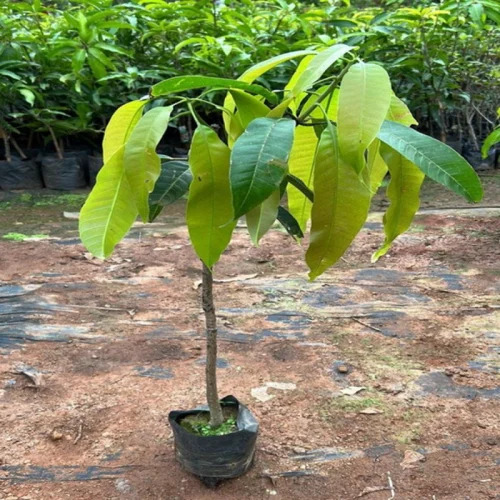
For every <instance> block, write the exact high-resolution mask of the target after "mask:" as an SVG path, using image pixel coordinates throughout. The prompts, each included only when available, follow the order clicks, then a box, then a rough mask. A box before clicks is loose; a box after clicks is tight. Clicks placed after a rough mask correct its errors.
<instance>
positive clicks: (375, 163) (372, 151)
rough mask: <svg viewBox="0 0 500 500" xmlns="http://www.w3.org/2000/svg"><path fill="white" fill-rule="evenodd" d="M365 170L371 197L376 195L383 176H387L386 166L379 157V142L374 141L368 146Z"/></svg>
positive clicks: (377, 140)
mask: <svg viewBox="0 0 500 500" xmlns="http://www.w3.org/2000/svg"><path fill="white" fill-rule="evenodd" d="M367 170H368V175H369V182H370V191H371V193H372V195H374V194H376V193H377V191H378V189H379V187H380V185H381V184H382V181H383V180H384V177H385V174H387V170H388V169H387V165H386V164H385V161H384V159H383V158H382V156H381V155H380V140H379V139H375V140H374V141H373V142H372V143H371V144H370V145H369V146H368V159H367Z"/></svg>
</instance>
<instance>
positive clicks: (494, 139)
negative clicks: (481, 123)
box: [481, 128, 500, 158]
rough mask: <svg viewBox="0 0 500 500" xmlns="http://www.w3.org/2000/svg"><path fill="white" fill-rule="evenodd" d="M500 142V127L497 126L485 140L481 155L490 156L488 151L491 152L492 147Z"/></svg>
mask: <svg viewBox="0 0 500 500" xmlns="http://www.w3.org/2000/svg"><path fill="white" fill-rule="evenodd" d="M499 142H500V128H496V129H495V130H493V132H491V134H490V135H488V137H486V139H485V140H484V142H483V146H482V148H481V155H482V157H483V158H486V157H487V156H488V153H489V152H490V148H491V147H493V146H494V145H495V144H498V143H499Z"/></svg>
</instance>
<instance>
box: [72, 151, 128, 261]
mask: <svg viewBox="0 0 500 500" xmlns="http://www.w3.org/2000/svg"><path fill="white" fill-rule="evenodd" d="M123 153H124V146H122V147H120V148H119V149H118V150H117V151H115V153H114V154H113V156H112V157H111V158H110V159H109V160H108V161H107V162H106V163H105V164H104V166H103V167H102V169H101V170H100V171H99V174H98V176H97V182H96V185H95V186H94V188H93V189H92V191H91V193H90V195H89V196H88V198H87V200H86V201H85V204H84V205H83V207H82V209H81V211H80V220H79V229H80V238H81V240H82V243H83V244H84V246H85V247H86V248H87V250H88V251H89V252H90V253H91V254H92V255H95V256H96V257H99V258H101V259H104V258H106V257H108V256H109V255H111V253H112V252H113V249H114V248H115V246H116V245H117V243H119V242H120V241H121V239H122V238H123V237H124V236H125V235H126V234H127V231H128V230H129V229H130V227H131V226H132V224H133V223H134V221H135V219H136V217H137V214H138V210H137V208H136V206H135V203H134V202H133V193H132V189H131V188H130V185H129V183H128V180H127V177H126V176H125V169H124V166H123Z"/></svg>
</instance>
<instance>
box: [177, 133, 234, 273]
mask: <svg viewBox="0 0 500 500" xmlns="http://www.w3.org/2000/svg"><path fill="white" fill-rule="evenodd" d="M229 156H230V150H229V148H228V147H227V146H226V145H225V144H224V143H223V142H222V141H221V140H220V139H219V137H218V136H217V134H216V133H215V132H214V131H213V130H212V129H211V128H210V127H207V126H206V125H199V126H198V128H197V129H196V130H195V133H194V135H193V140H192V142H191V149H190V151H189V166H190V168H191V173H192V175H193V180H192V182H191V185H190V187H189V196H188V203H187V214H186V219H187V225H188V231H189V237H190V238H191V243H192V244H193V248H194V250H195V252H196V254H197V255H198V257H199V258H200V259H201V260H202V261H203V262H204V263H205V265H206V266H207V267H209V268H212V266H213V265H214V264H215V263H216V262H217V261H218V260H219V257H220V256H221V254H222V252H223V251H224V250H225V249H226V247H227V245H228V244H229V241H230V240H231V235H232V233H233V229H234V227H235V226H236V222H231V221H232V219H233V208H232V204H231V191H230V188H229ZM228 222H229V223H228Z"/></svg>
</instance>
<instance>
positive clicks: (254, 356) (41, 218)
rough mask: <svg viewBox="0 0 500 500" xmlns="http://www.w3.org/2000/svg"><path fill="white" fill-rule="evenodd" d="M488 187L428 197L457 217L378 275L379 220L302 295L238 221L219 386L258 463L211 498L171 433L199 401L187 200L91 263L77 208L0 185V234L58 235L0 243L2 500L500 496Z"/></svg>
mask: <svg viewBox="0 0 500 500" xmlns="http://www.w3.org/2000/svg"><path fill="white" fill-rule="evenodd" d="M484 179H485V185H486V192H487V195H486V197H485V201H484V203H483V204H482V205H481V208H479V209H472V210H458V209H456V210H454V209H452V208H453V207H454V206H455V207H456V206H463V205H465V204H462V203H458V202H457V200H456V199H455V198H454V197H453V196H450V197H444V198H441V202H440V203H438V204H436V202H435V200H436V196H439V195H440V194H441V191H440V190H439V189H437V188H435V187H433V186H432V185H427V186H426V188H425V191H424V200H423V204H422V205H423V208H425V209H431V208H438V209H439V208H447V209H451V210H445V211H444V212H439V211H438V212H423V213H421V214H420V215H418V216H417V218H416V220H415V223H414V225H413V228H412V229H411V230H410V231H409V232H408V233H407V234H406V235H404V236H403V237H401V238H400V239H399V240H398V242H397V243H396V244H395V245H394V248H393V250H392V251H391V252H390V254H389V255H388V256H387V257H385V258H383V259H381V260H380V261H379V262H378V263H376V264H370V254H371V252H372V251H373V250H374V249H375V248H376V247H377V245H378V244H379V243H380V242H381V241H382V239H383V237H382V231H381V224H380V219H381V216H380V214H372V215H371V216H370V219H369V222H368V223H367V225H366V227H365V229H364V230H363V231H362V233H361V234H360V235H359V237H358V238H357V240H356V242H355V244H354V245H353V247H352V248H351V250H350V251H349V252H348V253H347V254H346V256H345V259H344V260H343V261H342V262H341V263H340V264H339V265H338V266H336V267H335V268H334V269H332V270H330V271H329V272H328V273H326V274H325V275H323V276H322V277H321V278H319V279H318V280H317V281H315V282H313V283H311V282H309V281H307V275H306V268H305V265H304V264H303V263H302V260H303V259H302V257H303V252H304V248H303V247H300V246H297V245H295V244H294V243H293V242H292V240H291V239H290V238H289V237H287V236H286V235H285V234H284V233H282V232H281V231H279V230H275V231H272V232H271V233H270V234H268V235H267V236H266V237H265V238H264V240H263V242H262V244H261V246H260V247H259V248H252V247H251V245H250V243H249V239H248V237H247V235H246V234H245V232H244V229H243V228H238V229H237V231H236V234H235V237H234V239H233V241H232V243H231V245H230V247H229V249H228V251H227V252H226V254H225V255H224V256H223V258H222V259H221V261H220V263H219V265H218V266H217V269H216V279H217V280H218V283H217V284H216V289H215V293H216V302H217V306H218V310H219V327H220V352H219V356H220V360H219V365H220V369H219V384H220V393H221V395H227V394H233V395H234V396H236V397H238V398H239V399H240V400H241V401H243V402H245V403H246V404H247V405H248V406H249V407H250V408H251V410H252V411H253V412H254V413H255V415H256V416H257V418H258V419H259V422H260V426H261V428H260V434H259V439H258V443H257V455H256V462H255V466H254V467H253V469H252V470H251V471H250V472H249V473H248V474H247V475H245V476H244V477H241V478H239V479H236V480H232V481H227V482H225V483H223V484H221V485H220V486H219V487H218V489H217V490H215V491H212V490H207V489H206V488H205V487H204V486H203V485H202V484H201V483H200V482H199V481H198V480H197V479H196V478H194V477H192V476H190V475H189V474H188V473H186V472H184V471H183V470H182V469H181V468H180V466H179V465H178V464H177V463H176V461H175V459H174V451H173V442H172V433H171V431H170V428H169V427H168V424H167V415H168V412H169V411H170V410H172V409H188V408H192V407H194V406H197V405H198V404H200V403H203V401H204V390H203V382H202V381H203V374H204V366H203V352H204V340H203V322H202V315H201V313H200V307H199V289H198V283H199V280H200V272H199V267H200V266H199V264H198V262H197V260H196V257H195V256H194V254H193V252H192V250H191V249H190V246H189V244H188V239H187V234H186V231H185V229H184V228H183V227H182V226H181V225H180V217H179V216H180V215H181V214H182V210H183V206H182V204H179V205H178V206H176V207H174V208H173V209H172V210H171V211H169V212H168V213H166V214H165V215H162V217H161V218H160V220H159V223H158V224H155V225H152V226H149V227H144V226H142V225H137V226H136V227H135V228H134V229H133V230H132V231H131V234H130V236H129V237H128V238H127V239H126V240H125V241H124V242H123V243H122V244H120V245H119V247H118V249H117V251H116V252H115V254H114V256H113V257H112V258H111V259H109V260H108V261H106V262H100V261H97V260H95V259H92V258H91V257H90V256H89V255H88V254H86V251H85V250H84V248H83V247H82V246H81V245H80V244H79V242H78V239H77V221H76V220H74V219H68V218H65V217H64V216H63V211H67V212H76V211H77V209H78V204H79V203H80V202H81V197H80V198H79V197H78V196H76V197H74V198H71V197H69V198H68V197H66V198H62V200H63V201H62V202H61V201H56V200H61V197H58V198H54V197H47V196H41V195H40V194H37V193H35V194H33V195H26V193H24V194H15V195H12V194H11V195H9V194H7V193H4V194H3V196H1V195H0V236H2V235H5V234H7V233H12V232H17V233H22V234H26V235H33V234H46V235H48V236H50V237H51V239H45V240H40V241H23V242H20V241H10V240H6V239H2V238H0V318H1V322H0V422H1V426H0V499H2V500H7V499H8V500H14V499H25V500H27V499H31V500H45V499H61V500H62V499H72V500H88V499H137V500H139V499H140V500H149V499H171V500H174V499H176V500H209V499H231V500H233V499H235V500H239V499H267V498H278V499H284V500H285V499H286V500H289V499H324V500H330V499H331V500H348V499H355V498H362V499H367V500H386V499H388V498H392V495H393V492H391V490H390V484H391V482H392V484H393V486H394V489H395V490H394V498H396V499H398V500H399V499H401V500H403V499H404V500H420V499H428V500H432V499H436V500H457V499H471V500H481V499H498V498H500V496H499V494H498V491H499V479H500V474H499V466H500V450H499V443H500V433H499V419H498V415H499V413H500V405H499V398H500V387H499V384H498V372H499V369H500V365H499V359H498V356H499V352H500V351H499V349H500V347H499V342H498V339H499V334H500V307H499V306H500V282H499V277H500V264H499V263H500V245H499V242H500V209H498V208H489V209H487V208H485V207H499V206H500V182H499V181H500V176H499V175H498V174H496V175H495V174H490V175H489V176H487V177H485V178H484ZM436 189H437V190H436ZM383 206H384V202H383V201H382V199H381V198H380V199H378V200H377V203H376V208H381V207H383ZM30 370H31V371H30ZM23 371H24V372H25V374H23V373H20V372H23ZM26 374H28V375H30V374H31V378H30V377H29V376H28V375H26ZM272 382H274V383H276V382H277V383H286V384H287V385H279V384H272ZM273 386H274V387H273ZM276 387H278V388H276ZM279 387H281V389H280V388H279ZM284 388H286V389H284ZM256 389H257V390H256ZM266 395H267V396H269V398H266V397H265V396H266ZM388 473H389V474H390V480H389V476H388Z"/></svg>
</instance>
